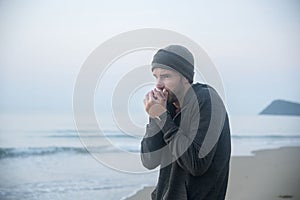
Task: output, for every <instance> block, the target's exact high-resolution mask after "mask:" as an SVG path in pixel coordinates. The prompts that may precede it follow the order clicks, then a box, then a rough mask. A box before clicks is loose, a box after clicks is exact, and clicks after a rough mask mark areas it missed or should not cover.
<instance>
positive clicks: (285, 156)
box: [124, 146, 300, 200]
mask: <svg viewBox="0 0 300 200" xmlns="http://www.w3.org/2000/svg"><path fill="white" fill-rule="evenodd" d="M252 153H253V155H251V156H232V157H231V163H230V165H231V167H230V174H229V182H228V188H227V195H226V199H228V200H229V199H230V200H239V199H244V200H252V199H266V200H267V199H275V200H280V199H291V200H295V199H300V190H299V189H298V187H299V185H300V175H299V171H300V146H298V147H280V148H276V149H262V150H255V151H253V152H252ZM153 189H154V186H152V187H151V186H146V187H144V188H143V189H141V190H138V191H136V192H134V195H132V196H130V197H127V198H126V197H124V199H125V200H150V199H151V198H150V194H151V192H152V191H153Z"/></svg>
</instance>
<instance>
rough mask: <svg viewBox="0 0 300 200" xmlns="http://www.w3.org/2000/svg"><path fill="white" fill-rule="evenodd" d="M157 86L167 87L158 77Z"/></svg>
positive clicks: (160, 87)
mask: <svg viewBox="0 0 300 200" xmlns="http://www.w3.org/2000/svg"><path fill="white" fill-rule="evenodd" d="M156 88H158V89H161V90H162V89H164V88H165V84H164V83H163V82H162V81H161V80H159V79H157V81H156Z"/></svg>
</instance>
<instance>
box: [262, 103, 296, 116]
mask: <svg viewBox="0 0 300 200" xmlns="http://www.w3.org/2000/svg"><path fill="white" fill-rule="evenodd" d="M259 114H260V115H299V116H300V103H294V102H290V101H285V100H274V101H273V102H272V103H271V104H270V105H268V106H267V107H266V108H265V109H264V110H263V111H261V112H260V113H259Z"/></svg>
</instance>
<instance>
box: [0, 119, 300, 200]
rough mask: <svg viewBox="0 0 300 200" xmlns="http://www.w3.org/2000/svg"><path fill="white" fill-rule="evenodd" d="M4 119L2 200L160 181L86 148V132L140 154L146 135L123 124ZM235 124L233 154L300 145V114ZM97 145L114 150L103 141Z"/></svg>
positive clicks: (102, 193) (78, 195)
mask: <svg viewBox="0 0 300 200" xmlns="http://www.w3.org/2000/svg"><path fill="white" fill-rule="evenodd" d="M0 124H1V126H0V127H1V128H0V180H1V181H0V199H1V200H19V199H23V200H35V199H36V200H46V199H47V200H50V199H51V200H58V199H65V200H71V199H72V200H74V199H76V200H77V199H78V200H89V199H91V200H94V199H97V200H102V199H103V200H123V199H125V198H126V197H128V196H131V195H133V194H134V193H135V192H136V191H138V190H140V189H141V188H143V187H145V186H152V185H155V183H156V181H157V177H158V170H152V171H147V170H146V169H145V170H144V171H143V172H139V173H134V172H132V171H130V170H127V171H126V170H120V169H118V168H116V167H111V166H108V165H106V164H105V163H103V162H101V161H99V160H98V159H97V158H95V156H93V153H91V151H90V150H89V149H87V148H86V145H85V144H84V142H83V140H82V137H86V138H88V139H89V140H91V141H95V140H97V139H100V140H99V141H101V138H102V139H105V140H107V139H109V140H110V141H112V144H113V145H115V146H118V148H121V149H124V150H126V151H127V152H129V153H133V154H139V149H140V141H141V137H134V136H132V135H128V134H124V132H122V131H121V130H119V129H118V127H112V126H110V128H104V129H103V130H102V132H104V133H105V134H104V135H99V134H98V131H97V130H93V129H87V130H78V129H77V128H76V126H75V122H74V117H73V115H72V114H47V115H45V114H1V115H0ZM230 124H231V130H232V137H231V141H232V156H253V155H255V152H256V151H259V150H264V149H276V148H280V147H285V146H300V117H296V116H261V115H257V116H256V115H255V116H232V117H230ZM78 131H81V132H84V133H85V135H84V136H82V135H80V134H79V133H78ZM93 148H94V150H95V151H96V152H100V153H107V155H113V153H114V149H112V148H111V147H109V146H106V145H101V143H99V145H98V146H97V145H94V146H93ZM124 162H129V163H128V165H129V166H130V164H131V163H130V161H129V160H128V161H126V160H125V161H124ZM132 165H134V163H132Z"/></svg>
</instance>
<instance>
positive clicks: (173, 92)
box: [153, 68, 184, 103]
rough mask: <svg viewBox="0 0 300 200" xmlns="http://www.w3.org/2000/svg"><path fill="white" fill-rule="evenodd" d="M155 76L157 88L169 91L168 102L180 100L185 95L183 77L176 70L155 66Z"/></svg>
mask: <svg viewBox="0 0 300 200" xmlns="http://www.w3.org/2000/svg"><path fill="white" fill-rule="evenodd" d="M153 76H154V77H155V79H156V88H158V89H160V90H163V89H166V90H167V91H168V94H169V95H168V103H173V102H175V101H178V98H181V97H182V96H183V91H184V86H183V84H184V83H183V77H182V75H181V74H180V73H178V72H177V71H175V70H171V69H170V70H168V69H163V68H154V70H153Z"/></svg>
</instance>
